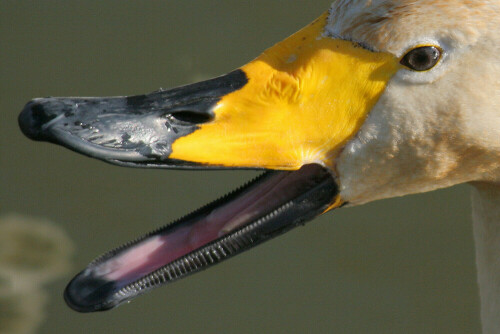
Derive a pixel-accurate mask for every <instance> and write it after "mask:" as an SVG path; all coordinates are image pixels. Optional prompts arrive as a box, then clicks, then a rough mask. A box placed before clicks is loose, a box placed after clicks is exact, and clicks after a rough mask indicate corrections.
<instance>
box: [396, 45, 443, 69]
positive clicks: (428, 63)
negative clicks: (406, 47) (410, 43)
mask: <svg viewBox="0 0 500 334" xmlns="http://www.w3.org/2000/svg"><path fill="white" fill-rule="evenodd" d="M440 58H441V51H440V50H439V49H438V48H437V47H435V46H421V47H418V48H415V49H413V50H411V51H409V52H408V53H407V54H405V56H404V57H403V59H401V62H400V63H401V64H402V65H404V66H406V67H408V68H411V69H412V70H414V71H427V70H430V69H431V68H433V67H434V66H435V65H436V64H437V63H438V61H439V59H440Z"/></svg>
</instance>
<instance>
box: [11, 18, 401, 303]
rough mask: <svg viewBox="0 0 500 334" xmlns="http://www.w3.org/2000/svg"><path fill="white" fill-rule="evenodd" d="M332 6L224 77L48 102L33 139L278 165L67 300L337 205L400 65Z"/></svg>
mask: <svg viewBox="0 0 500 334" xmlns="http://www.w3.org/2000/svg"><path fill="white" fill-rule="evenodd" d="M327 19H328V14H327V13H325V14H323V15H322V16H321V17H320V18H318V19H317V20H315V21H314V22H313V23H311V24H310V25H309V26H307V27H306V28H304V29H302V30H301V31H299V32H297V33H296V34H294V35H292V36H291V37H289V38H288V39H286V40H284V41H283V42H281V43H278V44H277V45H275V46H273V47H272V48H270V49H268V50H266V51H265V52H264V53H263V54H262V55H261V56H259V57H258V58H257V59H255V60H253V61H252V62H250V63H248V64H247V65H245V66H243V67H241V68H240V69H237V70H235V71H233V72H231V73H229V74H227V75H225V76H221V77H218V78H215V79H211V80H207V81H204V82H200V83H196V84H192V85H188V86H184V87H179V88H174V89H171V90H166V91H157V92H153V93H151V94H147V95H139V96H131V97H109V98H39V99H34V100H33V101H31V102H29V103H28V104H27V105H26V106H25V108H24V109H23V111H22V113H21V114H20V116H19V124H20V126H21V129H22V131H23V132H24V134H25V135H27V136H28V137H30V138H31V139H34V140H44V141H49V142H53V143H56V144H60V145H63V146H65V147H67V148H69V149H72V150H74V151H77V152H79V153H83V154H86V155H88V156H91V157H94V158H97V159H101V160H104V161H106V162H110V163H113V164H117V165H122V166H132V167H153V168H189V169H193V168H255V169H270V170H272V171H267V172H265V173H264V174H263V175H261V176H260V177H258V178H257V179H255V180H254V181H252V182H250V183H248V184H247V185H245V186H243V187H241V188H239V189H238V190H236V191H234V192H233V193H230V194H229V195H226V196H225V197H222V198H221V199H219V200H217V201H214V202H212V203H211V204H209V205H207V206H205V207H203V208H201V209H199V210H197V211H194V212H193V213H191V214H189V215H187V216H186V217H184V218H182V219H180V220H178V221H176V222H174V223H171V224H169V225H167V226H165V227H163V228H161V229H159V230H157V231H154V232H151V233H149V234H147V235H145V236H143V237H141V238H139V239H137V240H135V241H134V242H131V243H128V244H126V245H124V246H122V247H119V248H117V249H115V250H113V251H110V252H108V253H106V254H104V255H103V256H101V257H99V258H97V259H96V260H94V261H93V262H91V263H90V264H89V265H88V266H87V268H86V269H84V270H83V271H82V272H80V273H79V274H78V275H77V276H76V277H75V278H74V279H73V280H72V281H71V282H70V283H69V285H68V287H67V288H66V291H65V299H66V301H67V303H68V305H69V306H71V307H72V308H73V309H75V310H77V311H81V312H91V311H100V310H106V309H109V308H112V307H115V306H117V305H119V304H121V303H123V302H125V301H128V300H130V299H132V298H134V297H136V296H137V295H139V294H142V293H144V292H147V291H149V290H151V289H153V288H155V287H157V286H160V285H163V284H166V283H168V282H171V281H174V280H177V279H179V278H182V277H184V276H186V275H189V274H191V273H194V272H197V271H200V270H202V269H205V268H207V267H209V266H211V265H213V264H216V263H218V262H220V261H222V260H224V259H226V258H229V257H231V256H234V255H236V254H238V253H241V252H243V251H245V250H247V249H249V248H251V247H253V246H255V245H257V244H260V243H261V242H263V241H266V240H268V239H270V238H272V237H274V236H277V235H279V234H281V233H283V232H286V231H288V230H290V229H291V228H293V227H295V226H298V225H300V224H303V223H304V222H306V221H307V220H310V219H312V218H314V217H315V216H317V215H319V214H322V213H324V212H326V211H328V210H330V209H333V208H335V207H338V206H340V205H341V204H342V203H343V201H342V199H341V198H340V196H339V194H338V186H337V184H336V181H335V172H334V171H335V157H336V156H337V155H338V153H339V151H340V150H341V148H342V147H343V146H344V145H345V143H346V142H347V141H348V140H349V139H350V138H352V136H353V135H354V134H355V133H356V132H357V131H358V129H359V128H360V126H361V125H362V123H363V121H364V119H365V117H366V116H367V114H368V112H369V111H370V110H371V108H372V107H373V106H374V105H375V103H376V102H377V100H378V99H379V97H380V95H381V94H382V92H383V90H384V88H385V86H386V84H387V82H388V81H389V80H390V78H391V77H392V76H393V75H394V74H395V73H396V71H397V70H398V68H399V65H398V61H397V59H395V58H394V56H392V55H390V54H386V53H380V52H378V53H376V52H372V51H369V50H367V49H365V48H363V47H361V46H360V45H358V44H356V43H353V42H349V41H344V40H340V39H334V38H331V37H328V36H326V35H325V33H324V27H325V24H326V23H327Z"/></svg>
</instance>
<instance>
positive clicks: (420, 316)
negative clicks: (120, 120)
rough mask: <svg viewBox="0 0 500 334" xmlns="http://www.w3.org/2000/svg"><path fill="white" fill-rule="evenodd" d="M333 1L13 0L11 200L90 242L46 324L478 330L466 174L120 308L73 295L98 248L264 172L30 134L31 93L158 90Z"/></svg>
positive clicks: (2, 83)
mask: <svg viewBox="0 0 500 334" xmlns="http://www.w3.org/2000/svg"><path fill="white" fill-rule="evenodd" d="M328 4H329V1H328V0H324V1H323V0H321V1H320V0H318V1H308V2H307V3H306V2H304V1H298V0H294V1H292V0H287V1H272V2H271V1H263V0H258V1H257V0H253V1H206V0H204V1H201V0H198V1H72V2H65V1H8V0H3V1H1V2H0V78H1V80H0V130H1V131H0V140H1V146H0V164H1V173H0V174H1V176H0V177H1V184H0V185H1V188H0V214H1V213H8V212H16V213H20V214H24V215H30V216H35V217H43V218H46V219H49V220H51V221H53V222H55V223H56V224H57V225H58V226H59V227H60V228H61V229H63V230H64V231H66V233H67V234H68V235H69V236H70V237H71V238H72V239H73V241H74V243H75V247H76V250H75V255H74V257H73V269H72V270H71V272H70V274H68V275H66V276H65V277H64V278H62V279H60V280H58V281H57V282H56V283H53V284H52V285H50V286H49V287H48V296H47V298H48V302H47V303H46V304H45V305H46V307H45V309H44V313H45V320H44V321H43V323H42V324H41V325H40V326H39V327H38V330H37V333H110V332H112V333H115V332H117V333H118V332H122V333H137V332H153V331H162V332H171V333H213V332H220V333H231V332H238V333H254V332H256V331H260V332H273V333H302V332H306V331H307V332H315V333H326V332H335V333H477V332H479V328H480V325H479V303H478V293H477V287H476V281H475V266H474V249H473V240H472V227H471V224H470V205H469V189H468V187H467V186H458V187H454V188H452V189H446V190H441V191H437V192H433V193H429V194H423V195H415V196H408V197H405V198H396V199H391V200H385V201H380V202H375V203H372V204H369V205H365V206H363V207H357V208H349V209H341V210H337V211H335V212H333V213H330V214H327V215H325V216H323V217H321V218H319V219H316V220H315V221H314V222H311V223H309V224H308V225H306V227H304V228H300V229H298V230H295V231H293V232H291V233H289V234H287V235H285V236H283V237H280V238H278V239H276V240H274V241H271V242H269V243H267V244H265V245H262V246H260V247H258V248H256V249H254V250H252V251H250V252H248V253H245V254H243V255H241V256H238V257H237V258H234V259H232V260H230V261H228V262H226V263H224V264H221V265H219V266H217V267H214V268H212V269H210V270H208V271H206V272H203V273H201V274H197V275H195V276H192V277H190V278H187V279H185V280H182V281H179V282H177V283H175V284H173V285H170V286H168V287H164V288H161V289H159V290H156V291H155V292H153V293H151V294H149V295H146V296H143V297H141V298H138V299H136V300H134V301H133V302H132V303H130V304H129V305H125V306H123V307H120V308H118V309H115V310H112V311H109V312H104V313H99V314H78V313H75V312H73V311H71V310H70V309H68V308H67V307H66V306H65V304H64V302H63V300H62V291H63V289H64V286H65V284H66V283H67V281H68V280H69V279H70V278H71V276H72V274H74V273H76V271H78V270H79V269H81V268H83V267H84V266H85V265H86V264H87V263H88V262H89V261H90V260H91V259H92V258H93V257H95V256H96V255H98V254H100V253H102V252H104V251H106V250H108V249H110V248H111V247H114V246H116V245H119V244H121V243H123V242H124V241H127V240H130V239H132V238H134V237H135V236H137V235H139V234H142V233H143V232H146V231H149V230H151V229H152V228H154V227H156V226H159V225H161V224H163V223H166V222H169V221H171V220H173V219H175V218H177V217H179V216H181V215H183V214H185V213H187V212H189V211H190V210H192V209H194V208H195V207H198V206H200V205H202V204H204V203H205V202H207V201H210V200H212V199H214V198H215V197H217V196H220V195H222V194H223V193H225V192H227V191H229V190H230V189H232V188H234V187H235V186H237V185H239V184H240V183H243V182H244V181H245V180H247V179H248V178H250V177H252V176H254V175H255V173H252V172H180V171H158V170H156V171H154V170H139V169H125V168H119V167H115V166H110V165H106V164H104V163H102V162H99V161H95V160H91V159H88V158H86V157H83V156H80V155H77V154H75V153H73V152H70V151H69V150H65V149H63V148H61V147H56V146H53V145H50V144H46V143H36V142H32V141H29V140H28V139H26V138H24V137H23V135H22V134H21V133H20V131H19V130H18V127H17V114H18V112H19V111H20V109H21V108H22V106H23V105H24V103H26V102H27V101H28V100H30V99H31V98H33V97H39V96H48V95H52V96H76V95H79V96H82V95H87V96H89V95H125V94H127V95H128V94H137V93H146V92H150V91H153V90H156V89H158V88H159V87H164V88H167V87H172V86H176V85H180V84H185V83H188V82H192V81H195V80H200V79H203V78H208V77H210V76H215V75H218V74H222V73H226V72H229V71H230V70H232V69H234V68H236V67H238V66H239V65H242V64H244V63H245V62H247V61H249V60H251V59H252V58H253V57H255V56H257V55H258V54H259V53H260V52H261V51H262V50H264V49H265V48H266V47H268V46H270V45H272V44H273V43H275V42H277V41H279V40H281V39H283V38H284V37H286V36H287V35H289V34H291V33H293V32H294V31H296V30H297V29H299V28H301V27H302V26H304V25H305V24H307V23H308V22H310V21H312V20H313V19H314V18H315V17H317V16H319V15H320V14H321V13H322V12H323V11H324V10H325V9H326V8H327V6H328ZM28 298H37V297H36V294H34V295H31V296H30V295H29V296H28ZM33 302H35V301H33ZM2 307H3V305H2Z"/></svg>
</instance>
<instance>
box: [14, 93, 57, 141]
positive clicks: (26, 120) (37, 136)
mask: <svg viewBox="0 0 500 334" xmlns="http://www.w3.org/2000/svg"><path fill="white" fill-rule="evenodd" d="M55 117H56V115H54V114H53V113H52V112H51V111H50V110H47V108H45V107H44V106H43V104H42V103H40V102H39V101H38V99H35V100H32V101H30V102H28V103H27V104H26V105H25V106H24V108H23V110H22V111H21V114H19V117H18V122H19V127H20V128H21V131H22V132H23V133H24V135H25V136H26V137H28V138H30V139H32V140H47V135H46V134H45V133H44V131H43V125H45V124H47V123H48V122H50V121H51V120H52V119H54V118H55Z"/></svg>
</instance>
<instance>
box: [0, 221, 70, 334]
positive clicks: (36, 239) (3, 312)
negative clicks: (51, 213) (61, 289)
mask: <svg viewBox="0 0 500 334" xmlns="http://www.w3.org/2000/svg"><path fill="white" fill-rule="evenodd" d="M72 253H73V243H72V241H71V240H70V239H69V237H68V236H67V235H66V233H65V232H64V231H63V230H62V229H61V228H60V227H58V226H56V225H55V224H53V223H51V222H49V221H48V220H45V219H36V218H32V217H26V216H22V215H18V214H9V215H3V216H0V333H12V334H29V333H35V332H36V329H37V328H38V326H39V325H40V324H41V322H42V321H43V320H44V318H45V316H46V314H45V306H46V304H47V303H48V302H49V301H50V298H49V297H48V294H47V292H46V291H45V286H46V285H47V284H48V283H50V282H51V281H54V280H55V279H57V278H58V277H60V276H61V275H63V274H64V273H66V272H67V271H68V270H69V268H70V267H71V265H70V261H71V255H72Z"/></svg>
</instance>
